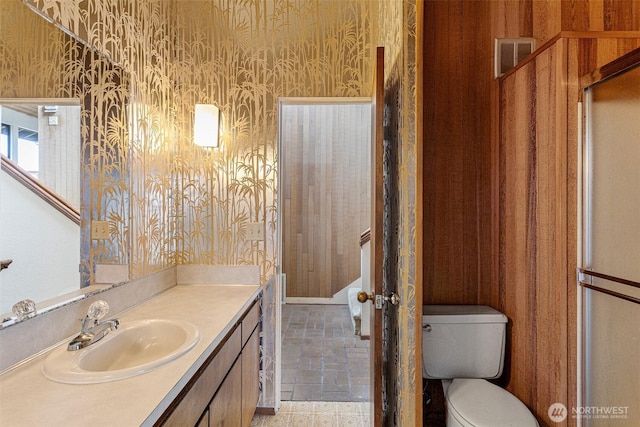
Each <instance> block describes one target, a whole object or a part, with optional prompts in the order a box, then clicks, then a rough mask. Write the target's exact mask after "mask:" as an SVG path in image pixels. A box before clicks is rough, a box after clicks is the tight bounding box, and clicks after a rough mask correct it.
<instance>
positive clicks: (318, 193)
mask: <svg viewBox="0 0 640 427" xmlns="http://www.w3.org/2000/svg"><path fill="white" fill-rule="evenodd" d="M281 113H282V117H281V141H282V142H281V150H282V154H281V159H282V161H283V164H282V165H281V171H283V173H284V175H283V178H282V188H283V194H282V198H281V200H282V201H283V203H284V211H283V227H282V230H283V231H282V233H283V236H282V240H283V254H282V268H283V272H284V273H285V274H286V278H287V279H286V280H287V297H320V298H331V297H333V295H334V294H336V293H337V292H338V291H340V290H341V289H342V288H344V287H345V286H347V285H349V284H350V283H351V282H353V281H354V280H355V279H357V278H358V277H360V234H361V233H362V232H363V231H365V230H366V229H368V228H369V227H370V225H371V207H370V200H371V196H370V193H371V191H370V182H371V178H370V175H371V174H370V168H371V166H370V155H369V147H370V140H371V125H370V123H371V105H370V103H368V102H367V103H360V104H316V105H308V104H302V105H295V104H294V105H286V104H285V105H283V106H282V109H281Z"/></svg>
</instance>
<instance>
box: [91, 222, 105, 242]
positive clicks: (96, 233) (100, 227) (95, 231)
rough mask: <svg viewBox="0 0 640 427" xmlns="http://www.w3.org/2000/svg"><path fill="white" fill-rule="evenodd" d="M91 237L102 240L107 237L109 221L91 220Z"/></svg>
mask: <svg viewBox="0 0 640 427" xmlns="http://www.w3.org/2000/svg"><path fill="white" fill-rule="evenodd" d="M91 238H92V239H93V240H103V239H108V238H109V221H91Z"/></svg>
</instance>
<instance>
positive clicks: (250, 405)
mask: <svg viewBox="0 0 640 427" xmlns="http://www.w3.org/2000/svg"><path fill="white" fill-rule="evenodd" d="M259 371H260V334H259V328H256V329H255V330H254V331H253V334H252V335H251V337H250V338H249V340H248V341H247V345H245V347H244V349H243V350H242V425H243V426H244V427H248V426H249V425H250V424H251V419H252V418H253V414H254V413H255V412H256V406H258V399H259V398H260V378H259V377H260V372H259Z"/></svg>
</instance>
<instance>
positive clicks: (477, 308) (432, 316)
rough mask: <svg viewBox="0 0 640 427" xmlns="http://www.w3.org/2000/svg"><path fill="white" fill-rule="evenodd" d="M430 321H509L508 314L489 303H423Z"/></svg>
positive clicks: (424, 311)
mask: <svg viewBox="0 0 640 427" xmlns="http://www.w3.org/2000/svg"><path fill="white" fill-rule="evenodd" d="M422 321H423V322H425V321H426V322H429V323H507V316H505V315H504V314H502V313H500V312H499V311H498V310H496V309H494V308H491V307H489V306H488V305H423V306H422Z"/></svg>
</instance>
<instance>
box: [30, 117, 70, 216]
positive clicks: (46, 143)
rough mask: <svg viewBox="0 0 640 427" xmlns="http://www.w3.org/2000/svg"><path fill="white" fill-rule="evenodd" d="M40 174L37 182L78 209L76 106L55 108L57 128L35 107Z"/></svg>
mask: <svg viewBox="0 0 640 427" xmlns="http://www.w3.org/2000/svg"><path fill="white" fill-rule="evenodd" d="M38 115H39V118H38V134H39V138H40V141H41V143H40V174H39V176H38V179H39V180H40V181H42V182H43V183H44V184H45V185H46V186H47V187H49V188H50V189H51V190H53V191H55V192H56V193H58V194H59V195H60V196H62V198H63V199H65V200H67V201H68V202H69V203H71V205H72V206H74V207H76V208H77V209H79V208H80V106H68V105H60V106H58V111H57V113H56V114H55V116H56V117H57V118H58V125H56V126H50V125H49V124H48V115H47V114H44V113H43V111H42V107H41V106H40V107H38Z"/></svg>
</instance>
